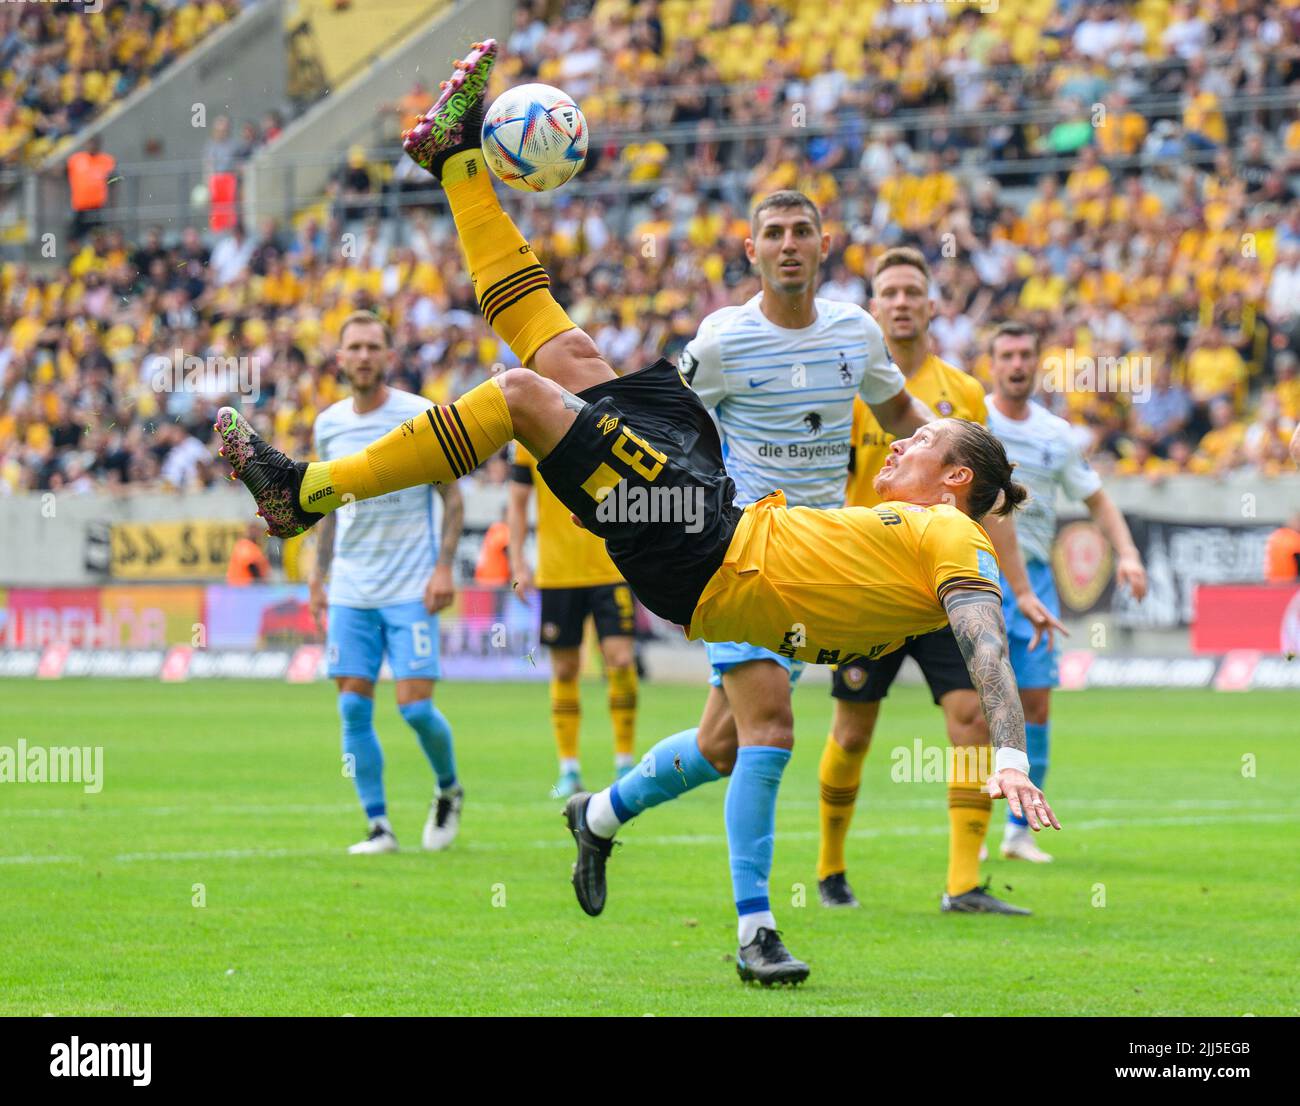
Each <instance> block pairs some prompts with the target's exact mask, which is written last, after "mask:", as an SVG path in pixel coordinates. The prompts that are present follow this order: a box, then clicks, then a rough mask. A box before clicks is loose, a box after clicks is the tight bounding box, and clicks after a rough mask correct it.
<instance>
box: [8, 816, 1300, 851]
mask: <svg viewBox="0 0 1300 1106" xmlns="http://www.w3.org/2000/svg"><path fill="white" fill-rule="evenodd" d="M1280 822H1300V809H1296V808H1293V809H1289V810H1284V811H1277V812H1274V813H1263V812H1256V813H1251V814H1241V815H1220V814H1211V815H1192V814H1189V815H1175V816H1171V817H1165V818H1093V819H1091V820H1089V821H1084V822H1074V823H1072V824H1070V825H1068V826H1067V827H1066V829H1067V831H1074V832H1084V833H1086V832H1089V831H1091V830H1110V829H1125V828H1132V827H1135V826H1143V827H1148V828H1152V829H1161V828H1175V827H1179V826H1212V825H1227V824H1238V823H1249V824H1252V825H1259V824H1276V823H1280ZM947 832H948V830H947V827H946V826H945V825H943V824H942V822H939V821H935V822H927V823H925V824H924V825H905V826H882V827H879V828H863V829H856V830H852V831H850V833H849V836H850V837H852V838H855V839H860V840H865V839H869V838H873V837H915V836H942V835H946V834H947ZM818 834H819V831H818V830H795V831H791V832H788V833H782V834H780V839H781V841H816V840H817V838H818ZM726 841H727V839H726V837H725V836H724V835H723V834H667V835H664V834H660V835H653V836H641V835H639V834H635V833H633V834H632V835H631V836H630V838H629V843H630V844H633V845H637V846H650V847H655V846H659V847H694V846H701V845H725V844H726ZM458 848H460V849H461V850H463V851H465V852H509V851H511V850H514V849H521V848H523V849H566V850H567V849H572V848H573V842H572V841H570V840H569V839H568V838H567V837H566V836H564V835H563V834H562V833H557V834H556V836H555V837H554V838H545V839H538V840H533V841H521V842H515V841H465V842H462V844H461V845H460V846H458ZM410 851H415V850H410ZM342 855H344V850H343V848H342V847H341V846H331V847H323V846H322V847H315V848H305V849H206V850H196V851H192V852H139V853H118V854H117V855H116V856H114V857H112V858H111V859H112V860H113V861H114V862H115V863H118V864H136V863H140V862H162V861H191V860H274V859H280V858H283V857H290V856H342ZM90 860H91V858H88V857H76V856H37V855H28V856H0V864H80V863H86V862H90ZM363 863H364V862H363Z"/></svg>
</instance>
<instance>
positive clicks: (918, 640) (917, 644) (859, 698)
mask: <svg viewBox="0 0 1300 1106" xmlns="http://www.w3.org/2000/svg"><path fill="white" fill-rule="evenodd" d="M904 657H914V658H915V659H916V663H917V664H919V665H920V666H921V673H922V675H924V676H925V682H926V683H928V684H929V685H930V694H931V695H932V696H933V697H934V701H935V703H936V704H937V703H938V702H939V700H940V699H942V698H943V697H944V696H945V695H947V694H948V692H950V691H973V690H974V689H975V685H974V684H973V683H971V679H970V673H969V672H968V671H967V670H966V661H965V660H964V659H963V658H962V655H961V649H960V648H959V647H958V645H957V638H956V637H955V636H953V632H952V629H951V627H948V626H945V627H944V628H943V629H942V630H933V631H931V632H930V633H928V634H921V635H920V636H919V637H914V638H909V639H908V641H907V644H906V645H904V646H903V647H902V648H901V649H895V650H894V651H893V652H892V653H886V654H885V655H884V656H883V657H881V658H880V659H879V660H874V661H868V660H861V659H858V660H854V661H850V662H849V663H848V664H841V665H839V666H837V667H836V669H835V673H834V675H833V676H832V677H831V695H832V696H833V697H834V698H836V699H845V700H847V701H848V702H850V703H878V702H880V700H881V699H883V698H884V697H885V696H886V695H888V694H889V688H890V685H891V684H893V682H894V677H895V676H897V675H898V670H899V668H901V667H902V664H903V658H904Z"/></svg>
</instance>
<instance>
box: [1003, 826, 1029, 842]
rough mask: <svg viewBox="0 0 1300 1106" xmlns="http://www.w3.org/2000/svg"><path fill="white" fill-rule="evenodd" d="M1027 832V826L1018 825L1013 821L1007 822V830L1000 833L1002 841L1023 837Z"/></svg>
mask: <svg viewBox="0 0 1300 1106" xmlns="http://www.w3.org/2000/svg"><path fill="white" fill-rule="evenodd" d="M1028 832H1029V827H1028V826H1020V825H1017V824H1016V823H1015V822H1008V823H1007V832H1006V833H1004V834H1003V835H1002V840H1003V841H1015V840H1016V839H1017V838H1019V837H1024V836H1025V835H1026V834H1027V833H1028Z"/></svg>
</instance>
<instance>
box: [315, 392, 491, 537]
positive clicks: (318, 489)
mask: <svg viewBox="0 0 1300 1106" xmlns="http://www.w3.org/2000/svg"><path fill="white" fill-rule="evenodd" d="M514 436H515V428H514V424H513V422H512V421H511V418H510V408H509V407H507V406H506V397H505V396H504V395H503V394H502V392H501V385H500V384H498V383H497V382H496V381H495V380H485V381H484V382H483V383H482V384H480V385H479V386H478V387H477V388H472V389H470V390H469V391H468V392H466V393H465V394H464V395H463V396H461V397H460V399H458V400H457V401H456V402H455V403H453V404H451V405H450V406H447V407H431V408H429V410H427V411H426V412H425V413H424V414H423V415H417V416H415V418H412V419H407V420H406V422H404V423H402V425H401V426H399V427H397V428H396V429H395V430H390V431H389V432H388V433H387V434H385V435H384V436H383V437H382V438H379V439H377V440H376V441H374V442H371V443H370V445H368V446H367V447H366V448H365V449H363V450H360V451H358V452H356V453H350V454H348V456H346V457H340V458H338V460H335V461H313V462H312V463H311V464H310V465H308V466H307V471H306V473H305V474H304V475H303V478H302V487H301V488H300V489H299V491H298V503H299V505H300V506H301V507H302V508H303V509H304V510H306V511H316V512H318V513H320V514H324V513H326V512H329V511H336V510H338V508H339V507H341V506H342V505H343V504H344V503H345V502H350V501H351V500H357V499H372V498H374V497H375V496H377V495H384V494H386V493H388V492H395V491H398V490H399V489H401V488H409V487H411V486H413V485H415V484H450V483H451V482H452V481H454V480H457V479H459V478H460V477H462V476H465V475H466V474H468V473H470V472H473V471H474V470H475V469H476V468H478V466H479V464H480V462H482V461H486V460H487V459H488V458H489V457H490V456H492V454H493V453H495V452H496V451H497V450H498V449H500V448H501V447H502V446H503V445H505V444H506V442H508V441H510V439H511V438H513V437H514Z"/></svg>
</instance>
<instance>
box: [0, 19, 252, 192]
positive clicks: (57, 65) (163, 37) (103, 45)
mask: <svg viewBox="0 0 1300 1106" xmlns="http://www.w3.org/2000/svg"><path fill="white" fill-rule="evenodd" d="M242 6H243V3H242V2H241V0H182V2H179V3H154V2H141V3H132V4H112V5H101V6H100V7H101V8H102V10H100V11H91V12H88V13H86V14H81V13H79V12H78V13H77V18H75V19H73V18H68V15H69V12H68V9H69V8H70V7H72V6H71V5H51V4H5V5H3V7H0V72H3V75H4V81H3V87H0V168H3V167H15V166H21V165H34V164H36V163H37V162H38V161H40V159H41V158H43V157H45V156H46V155H47V154H49V153H50V152H51V151H52V150H53V149H54V148H55V147H56V146H57V145H58V143H59V141H60V140H61V139H63V138H64V137H66V136H67V135H70V134H73V133H74V132H75V131H77V130H78V129H80V128H81V127H83V126H85V125H86V124H87V123H89V122H90V121H91V120H92V119H94V118H95V117H96V116H98V115H99V114H100V113H101V112H102V111H104V109H105V108H107V107H108V106H109V105H111V104H113V103H115V102H117V101H120V100H122V99H123V98H124V97H126V96H127V95H129V94H130V93H131V92H132V91H134V90H135V89H136V88H138V87H140V86H141V85H143V84H144V83H146V82H148V81H149V79H150V78H151V77H153V76H155V75H156V74H158V73H159V72H161V71H162V70H163V69H164V68H166V67H167V66H168V65H170V64H171V63H172V62H174V61H175V60H176V59H177V58H179V57H180V56H181V55H182V54H184V53H185V52H186V51H187V50H189V49H190V48H191V47H192V46H194V45H195V44H196V43H197V42H199V41H200V40H201V39H203V38H204V37H205V36H206V35H208V34H209V33H211V32H212V31H213V30H215V29H216V28H217V27H219V26H221V25H222V24H223V23H225V22H227V21H228V20H230V19H231V18H232V17H233V16H234V15H236V14H237V13H238V12H239V10H240V8H241V7H242ZM73 10H74V11H75V7H74V8H73Z"/></svg>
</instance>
